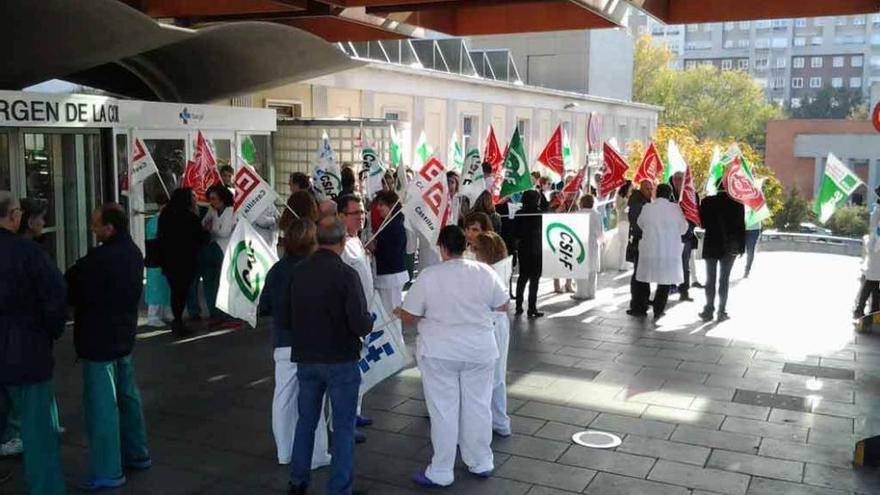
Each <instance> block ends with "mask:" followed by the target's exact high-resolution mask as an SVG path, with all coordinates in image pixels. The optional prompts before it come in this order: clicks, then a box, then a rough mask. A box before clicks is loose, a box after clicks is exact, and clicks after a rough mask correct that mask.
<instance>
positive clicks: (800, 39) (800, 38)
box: [794, 36, 807, 46]
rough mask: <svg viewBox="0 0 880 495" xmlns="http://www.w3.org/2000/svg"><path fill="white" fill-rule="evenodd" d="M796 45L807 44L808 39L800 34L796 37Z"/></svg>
mask: <svg viewBox="0 0 880 495" xmlns="http://www.w3.org/2000/svg"><path fill="white" fill-rule="evenodd" d="M794 46H807V39H806V38H804V37H803V36H798V37H796V38H795V39H794Z"/></svg>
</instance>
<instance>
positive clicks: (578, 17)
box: [367, 0, 616, 36]
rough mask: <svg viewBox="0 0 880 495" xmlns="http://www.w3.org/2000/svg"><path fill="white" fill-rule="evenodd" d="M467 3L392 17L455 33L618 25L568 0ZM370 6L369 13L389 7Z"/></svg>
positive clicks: (562, 29) (510, 31) (397, 14)
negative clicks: (373, 7)
mask: <svg viewBox="0 0 880 495" xmlns="http://www.w3.org/2000/svg"><path fill="white" fill-rule="evenodd" d="M461 3H463V4H466V5H459V6H455V7H452V6H450V7H448V8H442V7H441V6H440V5H439V4H437V5H432V6H431V8H428V9H424V10H416V11H412V12H400V13H396V14H395V13H390V14H388V15H387V17H388V18H389V19H392V20H396V21H401V22H406V23H408V24H412V25H415V26H420V27H424V28H427V29H432V30H434V31H440V32H442V33H447V34H449V35H452V36H476V35H488V34H510V33H530V32H541V31H564V30H572V29H592V28H609V27H615V26H616V25H615V24H614V23H612V22H611V21H609V20H607V19H605V18H604V17H601V16H599V15H596V14H594V13H592V12H590V11H589V10H587V9H585V8H582V7H580V6H578V5H576V4H574V3H572V2H570V1H568V0H531V1H515V2H501V3H495V2H487V4H483V3H482V2H461ZM375 10H377V9H371V8H369V7H368V8H367V13H377V14H379V13H381V11H383V10H385V9H378V10H380V12H375Z"/></svg>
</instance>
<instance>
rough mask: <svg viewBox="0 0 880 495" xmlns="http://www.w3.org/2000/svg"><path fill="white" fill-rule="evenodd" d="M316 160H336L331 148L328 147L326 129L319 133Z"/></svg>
mask: <svg viewBox="0 0 880 495" xmlns="http://www.w3.org/2000/svg"><path fill="white" fill-rule="evenodd" d="M318 162H319V163H321V162H334V163H335V162H336V157H334V156H333V148H331V147H330V136H328V135H327V131H324V133H323V134H321V144H320V145H319V146H318Z"/></svg>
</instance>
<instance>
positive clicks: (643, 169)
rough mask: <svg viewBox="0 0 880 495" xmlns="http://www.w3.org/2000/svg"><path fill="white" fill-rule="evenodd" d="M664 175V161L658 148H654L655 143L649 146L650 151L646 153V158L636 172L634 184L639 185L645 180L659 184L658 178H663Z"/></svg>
mask: <svg viewBox="0 0 880 495" xmlns="http://www.w3.org/2000/svg"><path fill="white" fill-rule="evenodd" d="M662 175H663V160H661V159H660V154H659V153H657V147H656V146H654V143H651V144H650V145H649V146H648V150H647V151H645V158H643V159H642V163H641V165H639V169H638V170H636V175H635V177H633V184H638V183H640V182H641V181H643V180H644V179H650V180H651V181H652V182H654V183H656V182H657V177H662Z"/></svg>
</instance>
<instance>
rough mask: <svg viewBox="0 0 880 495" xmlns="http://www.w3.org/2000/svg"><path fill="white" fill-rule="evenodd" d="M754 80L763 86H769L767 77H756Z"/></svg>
mask: <svg viewBox="0 0 880 495" xmlns="http://www.w3.org/2000/svg"><path fill="white" fill-rule="evenodd" d="M754 81H755V84H757V85H758V86H759V87H761V88H766V87H767V78H765V77H756V78H755V80H754Z"/></svg>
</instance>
